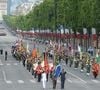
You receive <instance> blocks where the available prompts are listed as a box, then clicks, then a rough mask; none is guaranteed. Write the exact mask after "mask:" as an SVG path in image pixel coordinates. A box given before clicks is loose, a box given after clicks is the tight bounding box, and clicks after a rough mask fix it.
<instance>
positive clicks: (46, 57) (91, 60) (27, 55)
mask: <svg viewBox="0 0 100 90" xmlns="http://www.w3.org/2000/svg"><path fill="white" fill-rule="evenodd" d="M37 43H40V42H37ZM40 44H41V43H40ZM42 45H43V43H42ZM45 46H46V48H45V51H42V53H40V51H39V50H38V48H36V47H34V48H33V50H31V51H29V50H28V49H27V48H26V47H25V46H24V44H23V41H22V40H21V41H20V40H18V41H16V43H14V45H13V46H12V48H11V52H12V56H13V57H14V58H16V60H19V61H22V63H23V66H24V67H26V69H27V70H28V71H29V72H31V73H32V75H33V76H34V78H36V79H37V82H41V81H42V83H43V88H44V89H45V88H46V82H48V80H49V79H48V78H49V77H50V80H52V82H53V89H55V88H56V84H57V79H58V78H59V77H60V78H61V89H64V84H65V80H66V76H67V75H66V73H67V71H66V69H65V70H64V69H63V68H62V66H61V64H60V63H61V61H62V60H63V61H64V62H65V64H66V65H67V66H69V67H70V68H71V67H73V66H74V68H75V69H77V68H80V71H81V72H83V71H84V70H85V71H86V74H87V75H88V76H89V75H90V73H91V72H92V74H93V76H94V78H97V76H98V75H99V71H100V65H99V61H100V51H98V52H97V55H98V56H97V57H96V56H95V57H94V56H93V51H91V50H88V51H87V52H82V51H81V45H80V44H79V45H77V50H74V49H73V47H72V45H71V44H69V45H68V46H66V45H64V44H59V43H56V42H52V41H50V42H49V43H47V44H45Z"/></svg>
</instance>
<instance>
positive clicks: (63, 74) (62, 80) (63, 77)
mask: <svg viewBox="0 0 100 90" xmlns="http://www.w3.org/2000/svg"><path fill="white" fill-rule="evenodd" d="M60 75H61V89H64V84H65V80H66V76H65V75H66V72H65V71H64V69H62V72H61V74H60Z"/></svg>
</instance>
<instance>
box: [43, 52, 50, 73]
mask: <svg viewBox="0 0 100 90" xmlns="http://www.w3.org/2000/svg"><path fill="white" fill-rule="evenodd" d="M44 70H45V72H46V73H49V63H48V60H47V53H46V52H45V55H44Z"/></svg>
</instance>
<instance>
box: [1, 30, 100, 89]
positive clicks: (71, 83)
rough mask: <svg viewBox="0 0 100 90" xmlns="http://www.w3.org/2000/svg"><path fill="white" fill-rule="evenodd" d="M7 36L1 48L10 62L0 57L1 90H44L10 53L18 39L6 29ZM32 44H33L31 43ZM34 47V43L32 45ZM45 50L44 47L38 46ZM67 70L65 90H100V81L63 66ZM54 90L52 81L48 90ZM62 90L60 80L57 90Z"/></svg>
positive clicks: (48, 85)
mask: <svg viewBox="0 0 100 90" xmlns="http://www.w3.org/2000/svg"><path fill="white" fill-rule="evenodd" d="M5 32H6V33H7V36H0V48H3V50H4V51H5V50H7V51H8V60H7V61H5V60H4V54H3V55H0V90H34V89H35V90H42V83H38V82H37V79H34V78H33V76H32V75H31V73H30V72H28V71H27V70H26V68H24V67H23V66H22V63H21V62H18V61H16V60H15V59H14V58H13V57H12V56H11V53H10V48H11V45H12V43H13V42H14V41H15V40H16V39H17V38H16V37H14V36H12V35H11V34H10V33H9V32H8V30H7V29H6V28H5ZM30 43H31V42H30ZM31 47H32V43H31ZM37 47H39V48H40V49H41V50H43V48H44V47H43V46H39V45H38V46H37ZM63 68H65V69H66V70H67V72H68V73H67V78H66V83H65V90H66V89H68V90H99V89H100V79H97V80H94V79H93V77H92V76H91V78H90V77H88V76H86V75H85V73H80V71H79V70H74V69H73V68H69V67H67V66H65V65H64V64H63ZM46 90H52V81H51V80H50V79H49V82H47V89H46ZM56 90H61V89H60V79H58V83H57V89H56Z"/></svg>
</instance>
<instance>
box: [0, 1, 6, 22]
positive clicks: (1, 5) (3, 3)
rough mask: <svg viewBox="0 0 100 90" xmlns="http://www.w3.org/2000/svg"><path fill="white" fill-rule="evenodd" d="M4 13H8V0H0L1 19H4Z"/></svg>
mask: <svg viewBox="0 0 100 90" xmlns="http://www.w3.org/2000/svg"><path fill="white" fill-rule="evenodd" d="M3 15H7V0H0V20H3V17H2V16H3Z"/></svg>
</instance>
